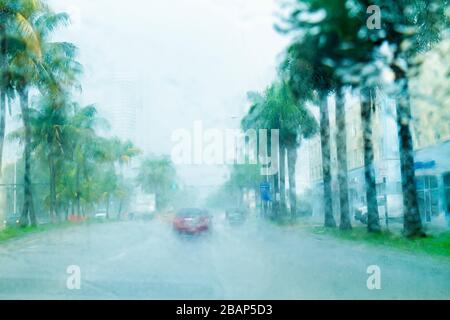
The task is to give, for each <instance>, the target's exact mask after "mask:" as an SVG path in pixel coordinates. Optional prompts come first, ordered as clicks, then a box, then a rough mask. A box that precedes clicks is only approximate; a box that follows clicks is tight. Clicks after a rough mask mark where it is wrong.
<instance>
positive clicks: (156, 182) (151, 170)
mask: <svg viewBox="0 0 450 320" xmlns="http://www.w3.org/2000/svg"><path fill="white" fill-rule="evenodd" d="M136 182H137V184H138V186H140V187H141V189H142V191H144V192H145V193H148V194H152V193H153V194H155V196H156V206H157V209H164V208H165V207H166V206H167V205H169V204H170V203H171V202H172V200H173V197H174V195H175V194H176V192H177V189H178V187H177V184H178V179H177V172H176V169H175V167H174V165H173V163H172V160H171V159H170V157H169V156H149V157H147V158H145V159H143V160H142V162H141V164H140V166H139V171H138V175H137V178H136Z"/></svg>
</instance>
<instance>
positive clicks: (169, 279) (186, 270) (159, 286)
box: [0, 218, 450, 299]
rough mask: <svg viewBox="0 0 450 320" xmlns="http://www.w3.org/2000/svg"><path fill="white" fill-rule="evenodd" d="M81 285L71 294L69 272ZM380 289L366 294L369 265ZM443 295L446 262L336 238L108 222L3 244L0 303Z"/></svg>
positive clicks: (449, 277)
mask: <svg viewBox="0 0 450 320" xmlns="http://www.w3.org/2000/svg"><path fill="white" fill-rule="evenodd" d="M72 265H75V266H77V267H79V270H80V289H73V290H71V289H69V288H68V286H67V279H68V277H69V276H70V275H69V274H68V273H67V269H68V267H69V266H72ZM370 265H377V266H379V267H380V271H381V278H380V279H381V289H379V290H369V289H368V288H367V279H368V277H369V275H368V274H367V268H368V266H370ZM416 298H417V299H429V298H435V299H449V298H450V259H446V258H431V257H428V256H425V255H413V254H407V253H403V252H399V251H395V250H389V249H385V248H379V247H370V246H366V245H363V244H355V243H350V242H342V241H339V240H336V239H333V238H328V237H326V236H319V235H311V234H309V233H306V232H302V231H299V230H289V229H283V228H280V227H276V226H273V225H270V224H268V223H266V222H263V221H260V220H258V219H254V220H250V221H248V222H247V223H246V224H245V225H242V226H237V227H231V226H228V225H227V224H226V222H225V221H223V220H222V219H221V218H216V219H215V221H214V230H213V232H212V233H211V234H210V235H208V236H204V237H200V238H191V237H180V236H178V235H177V234H175V233H174V231H173V230H172V228H171V226H170V224H168V223H166V222H164V221H160V220H158V219H155V220H153V221H149V222H111V223H104V224H93V225H89V226H76V227H72V228H68V229H59V230H53V231H50V232H45V233H38V234H33V235H29V236H27V237H24V238H20V239H15V240H12V241H9V242H6V243H3V244H0V299H416Z"/></svg>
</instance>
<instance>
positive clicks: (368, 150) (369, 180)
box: [361, 88, 381, 232]
mask: <svg viewBox="0 0 450 320" xmlns="http://www.w3.org/2000/svg"><path fill="white" fill-rule="evenodd" d="M374 98H375V90H374V89H373V88H364V89H362V90H361V122H362V130H363V131H362V132H363V143H364V177H365V182H366V198H367V230H368V231H369V232H379V231H380V230H381V227H380V218H379V213H378V203H377V189H376V181H375V169H374V154H373V142H372V112H373V103H374Z"/></svg>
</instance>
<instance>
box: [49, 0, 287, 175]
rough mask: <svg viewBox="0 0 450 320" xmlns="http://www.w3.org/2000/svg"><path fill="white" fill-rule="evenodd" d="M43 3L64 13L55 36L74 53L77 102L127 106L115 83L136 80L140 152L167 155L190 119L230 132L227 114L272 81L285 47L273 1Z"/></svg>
mask: <svg viewBox="0 0 450 320" xmlns="http://www.w3.org/2000/svg"><path fill="white" fill-rule="evenodd" d="M49 2H50V4H51V5H52V6H53V8H54V9H55V10H56V11H67V12H68V13H70V14H71V17H72V25H71V26H70V27H69V28H66V29H64V30H61V31H59V32H58V34H57V39H58V40H65V41H71V42H74V43H75V44H76V45H77V46H78V47H79V48H80V60H81V62H82V63H83V65H84V67H85V75H84V79H83V93H82V100H83V103H86V104H87V103H98V105H99V108H100V109H101V110H108V108H109V107H110V106H111V105H113V104H114V103H116V100H117V99H121V98H122V99H130V94H129V92H128V93H127V92H124V93H123V95H124V97H120V95H121V94H122V93H121V92H117V91H121V90H116V87H115V86H114V79H116V78H122V77H125V78H130V79H133V81H135V83H136V95H138V96H139V97H138V98H139V99H140V101H141V102H142V103H141V105H142V108H141V109H139V113H138V121H137V124H136V133H137V135H138V137H139V139H138V143H139V145H140V146H141V148H143V149H144V150H145V151H146V152H153V153H170V150H171V146H172V144H171V141H170V137H171V134H172V132H173V131H174V130H176V129H179V128H187V129H189V128H192V126H193V122H194V121H195V120H202V121H203V122H204V123H205V126H211V127H230V126H236V124H237V121H236V120H234V121H233V120H231V117H232V116H241V115H242V114H243V113H244V112H245V107H246V99H245V97H246V92H247V91H249V90H263V89H264V87H265V86H266V85H268V84H269V83H270V82H271V81H272V80H273V79H274V78H275V71H276V62H277V56H278V55H279V54H280V53H281V52H282V50H283V48H284V47H285V46H286V44H287V40H288V39H286V37H283V36H281V35H279V34H277V33H276V32H275V31H274V29H273V24H274V22H275V21H276V18H275V16H274V13H275V12H276V11H277V8H278V6H277V3H276V1H275V0H245V1H242V0H164V1H163V0H128V1H125V2H124V1H111V0H51V1H49ZM130 103H131V102H130ZM131 104H134V102H132V103H131ZM104 113H105V114H106V112H104ZM107 116H108V117H109V116H110V115H109V114H108V115H107ZM190 172H191V173H192V174H193V175H194V176H196V175H198V174H197V173H196V171H192V170H191V171H190Z"/></svg>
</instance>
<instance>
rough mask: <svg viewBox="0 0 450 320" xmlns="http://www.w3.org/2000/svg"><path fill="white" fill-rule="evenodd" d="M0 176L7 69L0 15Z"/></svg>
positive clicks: (2, 23)
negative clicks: (5, 75)
mask: <svg viewBox="0 0 450 320" xmlns="http://www.w3.org/2000/svg"><path fill="white" fill-rule="evenodd" d="M0 17H1V22H0V175H1V173H2V166H3V146H4V141H5V125H6V121H5V120H6V89H5V87H6V84H5V83H4V74H5V72H6V68H7V61H6V51H7V48H6V41H3V40H4V39H5V33H6V32H5V28H6V22H5V18H4V15H3V14H2V13H0Z"/></svg>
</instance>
